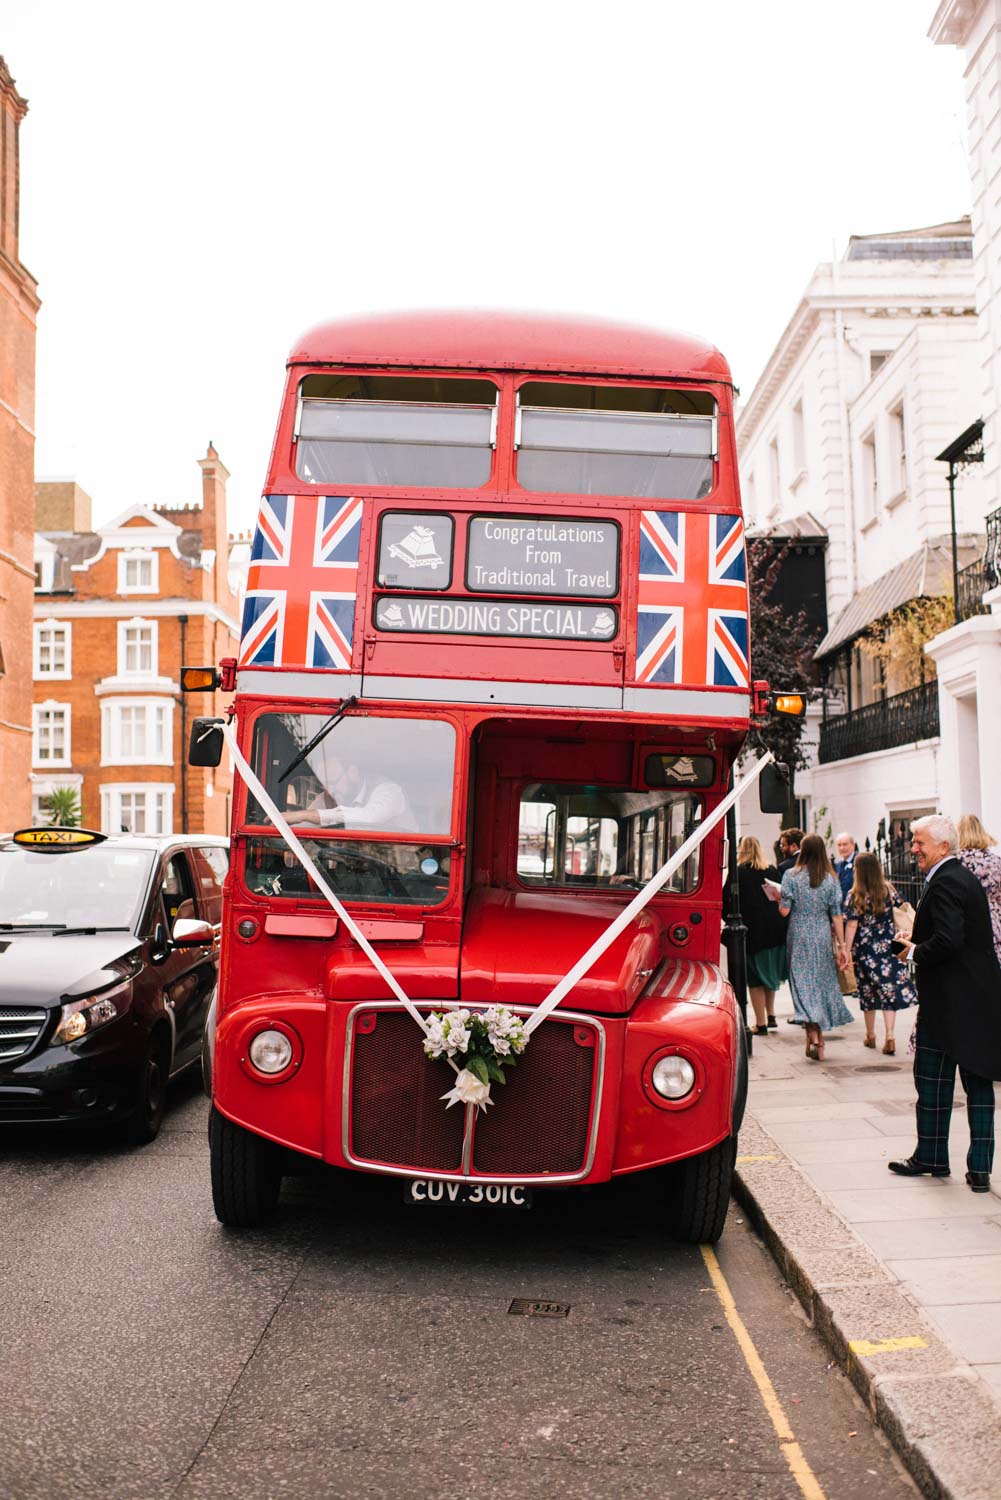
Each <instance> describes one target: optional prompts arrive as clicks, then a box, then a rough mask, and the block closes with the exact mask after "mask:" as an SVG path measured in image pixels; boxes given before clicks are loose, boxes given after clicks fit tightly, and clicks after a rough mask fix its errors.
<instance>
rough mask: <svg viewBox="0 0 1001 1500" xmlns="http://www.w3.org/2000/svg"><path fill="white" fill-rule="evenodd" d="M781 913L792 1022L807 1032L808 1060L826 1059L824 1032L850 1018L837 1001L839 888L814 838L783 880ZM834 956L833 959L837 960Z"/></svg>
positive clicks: (842, 953) (841, 955) (842, 958)
mask: <svg viewBox="0 0 1001 1500" xmlns="http://www.w3.org/2000/svg"><path fill="white" fill-rule="evenodd" d="M779 911H780V912H781V913H782V915H783V916H784V917H788V918H789V934H788V949H789V984H790V986H791V988H792V1001H793V1008H794V1011H795V1014H794V1015H793V1018H792V1019H793V1022H794V1023H795V1024H796V1025H797V1026H805V1027H806V1055H807V1057H810V1058H812V1059H813V1060H814V1062H819V1061H820V1060H821V1059H822V1058H823V1056H824V1038H823V1034H822V1033H823V1032H825V1031H830V1030H831V1029H832V1027H834V1026H845V1025H847V1024H848V1022H849V1021H852V1020H854V1019H855V1018H854V1016H853V1015H852V1013H851V1011H850V1010H849V1009H848V1007H847V1005H846V1004H845V1002H844V1001H843V1000H842V998H841V990H840V988H839V985H838V969H839V968H840V969H844V968H846V967H847V965H848V951H847V949H846V948H845V944H844V924H843V922H842V918H841V886H840V885H839V884H838V880H837V877H836V875H835V874H834V870H833V867H832V865H831V861H830V859H829V858H828V856H827V850H826V848H825V847H824V841H823V839H822V838H820V836H819V835H818V834H816V833H808V834H807V836H806V838H805V839H804V840H803V842H802V844H801V846H800V851H799V859H798V860H797V861H796V864H795V865H794V866H793V868H792V869H791V870H787V871H786V872H785V874H784V875H783V877H782V894H781V896H780V897H779ZM835 952H836V953H837V957H835Z"/></svg>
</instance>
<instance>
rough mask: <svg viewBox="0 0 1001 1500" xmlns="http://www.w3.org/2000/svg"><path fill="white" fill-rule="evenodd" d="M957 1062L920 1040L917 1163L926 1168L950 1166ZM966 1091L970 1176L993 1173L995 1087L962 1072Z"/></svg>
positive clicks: (916, 1058)
mask: <svg viewBox="0 0 1001 1500" xmlns="http://www.w3.org/2000/svg"><path fill="white" fill-rule="evenodd" d="M956 1066H957V1064H956V1061H955V1059H954V1058H951V1057H947V1056H946V1054H945V1053H944V1052H940V1051H939V1050H938V1048H937V1047H928V1046H925V1045H924V1044H923V1043H922V1041H921V1039H920V1033H919V1036H918V1043H917V1051H916V1052H915V1054H914V1086H915V1088H916V1089H917V1091H918V1100H917V1117H918V1147H917V1150H916V1151H915V1153H914V1156H915V1159H916V1160H917V1161H919V1162H920V1163H921V1164H922V1166H925V1167H947V1166H948V1165H949V1125H950V1123H951V1121H952V1095H953V1091H954V1089H955V1087H956ZM959 1077H960V1080H961V1082H962V1085H963V1088H964V1089H965V1090H966V1117H967V1119H968V1120H969V1122H970V1149H969V1151H968V1152H967V1154H966V1169H967V1171H968V1172H990V1170H991V1167H992V1166H993V1165H994V1085H993V1083H992V1082H991V1080H990V1079H989V1078H981V1077H980V1076H979V1074H977V1073H968V1072H967V1070H966V1069H965V1068H960V1069H959Z"/></svg>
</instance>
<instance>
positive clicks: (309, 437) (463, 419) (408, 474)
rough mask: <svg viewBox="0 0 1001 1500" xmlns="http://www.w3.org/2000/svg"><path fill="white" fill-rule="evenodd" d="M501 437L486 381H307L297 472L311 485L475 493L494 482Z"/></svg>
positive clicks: (341, 377) (493, 390)
mask: <svg viewBox="0 0 1001 1500" xmlns="http://www.w3.org/2000/svg"><path fill="white" fill-rule="evenodd" d="M496 431H497V387H496V386H495V385H493V384H492V383H491V382H490V381H488V380H447V379H435V378H426V379H418V378H415V377H410V376H391V375H385V376H383V375H346V374H331V375H307V376H306V378H305V379H304V380H303V382H302V384H301V386H300V389H299V414H298V422H297V424H296V450H295V464H296V473H297V474H298V476H299V478H300V479H305V480H308V481H309V482H310V483H312V484H371V485H390V486H395V485H406V486H407V487H410V488H434V489H439V488H447V489H476V488H479V486H480V485H483V484H486V482H487V480H488V479H489V478H490V470H491V466H492V462H493V448H494V444H495V441H496Z"/></svg>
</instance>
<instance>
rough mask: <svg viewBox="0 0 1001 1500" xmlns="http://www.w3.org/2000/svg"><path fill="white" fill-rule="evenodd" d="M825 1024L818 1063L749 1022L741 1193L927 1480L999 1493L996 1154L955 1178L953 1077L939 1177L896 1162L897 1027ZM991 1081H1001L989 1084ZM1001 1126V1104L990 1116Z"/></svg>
mask: <svg viewBox="0 0 1001 1500" xmlns="http://www.w3.org/2000/svg"><path fill="white" fill-rule="evenodd" d="M848 1005H849V1008H850V1009H851V1010H852V1011H853V1013H854V1014H855V1016H856V1020H855V1022H854V1023H853V1024H852V1025H851V1026H845V1027H843V1028H842V1029H841V1030H840V1031H838V1032H833V1033H830V1034H829V1035H828V1036H827V1037H826V1038H825V1040H826V1056H825V1059H824V1061H823V1062H822V1063H815V1062H809V1061H807V1059H806V1058H805V1057H804V1055H803V1035H802V1027H798V1026H797V1027H793V1026H790V1025H787V1023H786V1017H787V1016H789V1015H791V1014H792V1001H791V998H790V996H789V992H788V989H784V990H783V991H781V992H780V994H779V995H778V997H777V1006H776V1015H777V1016H778V1019H779V1029H778V1030H777V1031H773V1032H770V1033H769V1035H768V1037H767V1038H766V1037H755V1038H754V1056H753V1058H752V1059H751V1086H750V1095H749V1099H748V1109H747V1116H746V1118H745V1123H744V1127H743V1129H742V1130H741V1135H740V1146H739V1153H740V1154H739V1155H738V1158H737V1162H738V1166H737V1174H738V1196H740V1197H741V1198H742V1199H743V1201H744V1203H745V1205H746V1207H747V1209H748V1212H749V1213H750V1214H751V1216H752V1218H754V1219H755V1221H756V1222H757V1223H758V1226H759V1228H760V1229H761V1230H762V1232H763V1234H764V1236H765V1238H766V1240H767V1242H768V1243H769V1245H770V1248H771V1249H772V1251H773V1253H774V1254H775V1256H776V1259H777V1260H778V1262H779V1264H780V1266H781V1267H782V1269H783V1271H784V1273H785V1275H786V1277H787V1279H788V1280H789V1282H790V1285H791V1286H792V1287H793V1289H794V1290H795V1291H796V1293H797V1295H798V1296H799V1298H800V1300H801V1301H802V1302H803V1303H804V1306H805V1307H806V1308H807V1311H808V1312H809V1313H810V1314H811V1315H812V1317H813V1318H814V1320H815V1322H816V1324H817V1326H818V1328H819V1329H820V1331H821V1332H822V1334H823V1335H824V1336H825V1338H827V1340H828V1342H829V1343H830V1344H831V1347H832V1348H833V1349H834V1351H835V1353H836V1354H837V1355H838V1357H839V1358H840V1359H841V1361H842V1362H843V1363H844V1364H845V1366H846V1367H847V1369H848V1371H849V1373H850V1375H851V1376H852V1379H853V1380H854V1382H855V1384H856V1386H857V1387H858V1389H859V1390H860V1391H861V1393H862V1394H863V1396H864V1397H865V1398H866V1399H867V1400H868V1401H869V1403H870V1405H871V1406H872V1407H873V1409H874V1410H875V1412H876V1415H877V1417H878V1419H879V1420H880V1422H881V1425H882V1426H883V1427H884V1428H885V1429H886V1431H887V1432H888V1434H889V1436H890V1437H891V1440H892V1441H893V1442H894V1443H895V1445H896V1446H897V1448H898V1450H899V1451H900V1453H901V1456H902V1457H903V1458H904V1460H905V1462H907V1464H908V1465H909V1467H910V1468H911V1470H912V1473H914V1475H915V1477H916V1478H917V1480H918V1482H919V1483H920V1484H921V1486H922V1488H923V1489H924V1490H925V1492H926V1493H927V1494H931V1495H955V1496H957V1497H959V1496H962V1497H963V1500H973V1497H974V1496H977V1497H979V1496H981V1495H983V1496H984V1497H987V1496H989V1495H996V1494H997V1493H998V1488H997V1484H998V1481H997V1474H998V1471H999V1468H1001V1163H999V1164H998V1165H997V1166H996V1167H995V1174H994V1177H993V1180H992V1191H991V1192H990V1193H973V1192H971V1191H970V1189H969V1188H968V1187H967V1185H966V1180H965V1171H966V1163H965V1156H966V1148H967V1144H968V1142H969V1133H968V1130H967V1125H966V1109H965V1099H966V1096H965V1094H964V1093H963V1091H962V1087H961V1085H960V1083H959V1080H958V1078H957V1081H956V1094H957V1098H956V1101H955V1108H954V1113H953V1120H952V1130H951V1135H950V1153H951V1160H952V1173H953V1175H952V1176H951V1177H949V1178H944V1179H932V1178H916V1179H915V1178H902V1177H896V1176H894V1175H893V1173H891V1172H889V1171H888V1170H887V1166H886V1163H887V1162H888V1161H889V1160H891V1159H897V1158H902V1157H906V1156H909V1155H910V1154H911V1152H912V1150H913V1149H914V1145H915V1134H914V1085H913V1081H912V1078H911V1065H912V1059H911V1057H910V1056H909V1055H908V1053H907V1040H908V1037H909V1035H910V1031H911V1027H912V1025H913V1018H914V1014H915V1012H913V1011H904V1012H901V1013H899V1014H898V1017H897V1031H898V1036H897V1048H898V1052H897V1056H896V1057H892V1058H891V1057H884V1056H883V1054H882V1051H881V1050H880V1049H881V1047H882V1021H881V1020H878V1021H877V1047H876V1050H875V1051H870V1050H868V1049H867V1048H864V1047H863V1046H862V1038H863V1036H864V1034H865V1033H864V1026H863V1022H862V1019H861V1016H860V1014H859V1012H858V1006H857V1002H855V1001H853V1000H849V1001H848ZM997 1092H998V1093H999V1094H1001V1086H999V1087H998V1090H997ZM998 1136H999V1139H1001V1120H999V1121H998Z"/></svg>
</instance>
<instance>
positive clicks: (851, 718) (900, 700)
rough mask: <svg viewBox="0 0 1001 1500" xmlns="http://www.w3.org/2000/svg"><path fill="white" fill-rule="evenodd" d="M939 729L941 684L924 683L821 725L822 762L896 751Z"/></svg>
mask: <svg viewBox="0 0 1001 1500" xmlns="http://www.w3.org/2000/svg"><path fill="white" fill-rule="evenodd" d="M938 732H939V730H938V683H936V682H923V683H922V684H921V685H920V687H914V688H908V689H907V691H906V692H905V693H895V694H894V696H893V697H892V698H884V699H883V700H882V702H880V703H867V704H866V705H865V707H864V708H856V709H853V711H852V712H851V713H849V714H838V715H837V717H836V718H833V719H827V720H826V721H825V722H824V723H823V724H821V726H820V763H821V765H827V764H828V762H829V761H832V760H848V759H849V758H850V757H851V756H853V755H868V754H870V752H871V751H873V750H894V749H896V747H897V746H898V745H912V744H913V743H914V741H915V740H930V739H933V738H934V737H935V735H937V734H938Z"/></svg>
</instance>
